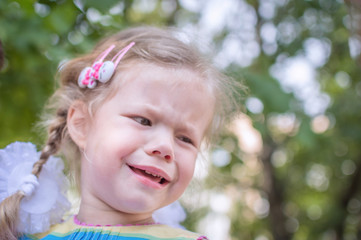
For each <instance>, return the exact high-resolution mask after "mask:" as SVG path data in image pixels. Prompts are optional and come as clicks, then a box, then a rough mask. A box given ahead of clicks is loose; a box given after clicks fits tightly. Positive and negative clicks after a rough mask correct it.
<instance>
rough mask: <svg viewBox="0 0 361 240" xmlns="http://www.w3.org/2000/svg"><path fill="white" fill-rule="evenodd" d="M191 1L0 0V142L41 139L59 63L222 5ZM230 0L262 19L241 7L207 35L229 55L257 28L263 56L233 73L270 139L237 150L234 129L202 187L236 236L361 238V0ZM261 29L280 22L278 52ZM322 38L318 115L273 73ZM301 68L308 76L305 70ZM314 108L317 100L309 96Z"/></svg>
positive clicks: (230, 68) (205, 210) (195, 218)
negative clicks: (227, 154) (249, 17)
mask: <svg viewBox="0 0 361 240" xmlns="http://www.w3.org/2000/svg"><path fill="white" fill-rule="evenodd" d="M184 2H187V1H175V0H174V1H173V0H168V1H159V0H158V1H156V0H155V1H127V0H123V1H112V0H107V1H105V0H103V1H96V0H77V1H75V0H74V1H71V0H40V1H31V0H21V1H20V0H18V1H17V0H1V1H0V40H1V42H2V44H3V48H4V53H5V63H4V67H3V68H2V70H0V115H1V117H0V129H1V135H0V147H5V146H6V145H7V144H9V143H11V142H13V141H31V142H34V143H36V144H38V145H40V144H42V141H43V139H42V137H41V136H39V134H38V132H36V131H34V124H35V123H36V122H37V121H38V120H39V116H40V113H41V111H42V108H43V106H44V104H45V102H46V100H47V98H48V97H49V96H50V95H51V93H52V92H53V90H54V87H55V85H56V84H55V82H54V77H53V76H54V75H55V74H56V71H57V66H58V64H59V63H60V62H61V61H63V60H65V59H69V58H72V57H74V56H76V55H78V54H81V53H83V52H85V51H87V50H89V49H90V48H91V47H92V46H93V45H94V44H95V43H96V42H97V40H99V39H100V38H101V37H103V36H105V35H108V34H111V33H112V32H115V31H118V30H121V29H123V28H125V27H128V26H135V25H140V24H152V25H158V26H168V25H171V26H173V25H175V26H180V27H184V26H187V25H189V24H193V25H195V26H201V25H200V22H201V19H202V16H203V15H202V13H204V12H203V11H205V9H207V8H206V7H207V6H208V4H211V3H214V2H215V1H201V3H198V4H201V5H202V4H203V5H202V6H203V7H201V8H198V9H197V10H189V8H187V7H185V5H186V4H184ZM226 2H227V1H225V3H226ZM232 2H233V3H234V10H236V11H238V10H237V8H239V9H241V7H244V6H247V7H248V9H249V11H248V13H253V14H254V15H253V16H254V18H255V21H254V22H253V23H250V22H247V21H243V20H241V19H243V18H242V17H244V16H243V14H244V12H241V11H240V12H239V14H237V12H236V14H234V15H233V17H235V19H232V21H231V22H228V25H227V26H226V27H223V28H222V30H221V31H219V32H217V33H215V34H213V35H212V36H211V38H212V39H211V41H210V42H211V43H212V46H213V47H214V48H215V50H216V51H223V50H222V48H223V47H224V46H227V44H225V43H226V41H227V40H228V39H229V37H236V38H237V39H238V40H239V41H240V42H241V41H243V40H242V39H243V35H246V33H247V32H244V31H243V30H239V29H241V28H240V27H244V26H245V25H247V24H249V28H248V29H250V28H252V29H254V34H255V36H254V39H255V41H256V43H257V44H258V46H259V54H256V55H255V57H254V58H253V59H252V61H251V63H250V64H245V65H242V64H240V63H237V61H234V62H232V64H230V65H227V68H226V69H225V71H226V72H227V73H228V74H229V75H231V76H233V77H234V78H235V79H238V80H244V81H245V83H246V85H247V86H248V87H249V95H248V96H246V101H245V105H246V106H247V109H246V110H245V113H246V114H247V115H248V116H249V119H250V120H251V122H252V126H253V128H254V129H255V130H256V131H257V132H258V133H259V134H260V136H261V137H262V142H261V143H262V146H263V147H262V149H261V151H260V152H255V153H249V152H247V151H244V149H242V147H240V148H239V147H237V146H238V145H239V144H241V141H240V139H238V138H237V137H236V135H237V134H235V133H233V132H230V133H229V134H226V135H225V136H224V138H223V139H222V141H221V142H220V144H219V147H220V148H223V149H226V150H228V151H231V152H232V154H231V160H230V161H229V162H228V163H227V164H225V165H224V166H216V165H212V166H211V167H210V169H209V177H208V179H207V180H206V185H205V186H206V188H207V190H205V192H206V193H207V192H216V193H221V194H223V195H225V196H227V197H228V198H230V199H231V200H232V204H231V208H230V209H229V210H228V211H227V212H226V215H227V216H228V217H229V219H230V225H229V237H228V238H229V239H242V240H248V239H249V240H251V239H257V240H261V239H274V240H283V239H295V240H304V239H310V240H311V239H312V240H313V239H315V240H316V239H350V240H351V239H361V235H360V229H361V225H360V221H361V220H360V219H361V216H360V212H361V195H360V192H361V189H360V184H361V148H360V146H361V124H360V122H361V111H360V110H361V82H360V76H361V75H360V73H361V71H360V48H361V47H360V46H361V43H360V42H361V41H360V31H361V30H360V6H359V4H358V3H357V2H355V1H345V2H346V3H344V2H343V1H342V0H334V1H327V0H308V1H306V0H305V1H298V0H289V1H287V0H267V1H266V0H247V1H237V4H235V3H236V1H232ZM145 3H148V5H147V4H145ZM142 4H143V5H144V4H145V5H146V6H148V9H150V10H149V11H148V10H147V8H144V6H143V7H140V5H142ZM149 4H150V5H151V7H149V6H150V5H149ZM165 4H168V5H167V6H168V8H165V7H164V6H165ZM267 4H269V5H267ZM240 6H241V7H240ZM265 6H269V8H267V7H266V9H267V11H268V12H267V11H266V12H265ZM167 9H168V10H167ZM270 13H271V14H270ZM272 13H273V14H272ZM214 14H217V13H214ZM229 15H230V16H231V13H230V14H229ZM230 26H233V27H230ZM265 26H273V28H274V29H276V37H275V40H274V42H273V43H272V44H274V45H273V46H271V47H273V50H272V51H269V50H267V44H269V43H268V42H267V41H268V40H267V37H265V35H267V34H265V33H264V32H263V30H264V29H265ZM246 27H247V26H246ZM267 36H269V32H268V35H267ZM355 39H356V41H355V46H356V47H355V49H356V50H353V53H352V54H351V52H352V51H351V50H352V49H350V46H351V45H350V42H351V40H355ZM314 40H318V43H320V42H321V43H322V44H323V46H326V49H329V54H328V55H327V54H326V55H327V56H326V57H325V60H324V62H323V63H322V64H319V65H317V66H314V71H315V75H314V79H315V81H316V82H317V83H318V85H315V88H319V89H318V91H319V92H320V93H322V94H324V95H322V96H327V97H326V98H327V99H329V101H328V106H327V108H326V109H325V110H324V111H321V112H319V113H317V114H310V113H308V112H307V111H305V107H304V101H305V99H306V100H307V96H306V98H304V99H303V100H302V99H300V97H299V96H298V95H297V94H299V93H298V92H297V91H298V90H301V89H297V88H296V89H291V90H290V89H287V88H285V87H284V86H283V85H282V84H281V83H280V81H279V80H277V79H276V77H275V75H274V74H272V69H275V66H276V65H277V66H279V67H280V68H278V69H277V70H276V71H278V72H280V71H282V69H283V68H286V67H287V59H294V57H297V56H305V55H307V54H312V53H313V52H311V53H309V52H307V51H308V50H307V44H308V43H310V42H312V41H313V42H315V41H314ZM357 46H358V47H357ZM268 47H270V46H268ZM268 49H270V48H268ZM271 49H272V48H271ZM312 51H317V49H316V50H315V49H313V50H312ZM355 52H356V53H355ZM234 54H237V52H236V51H235V52H234ZM351 55H352V56H351ZM294 74H295V75H297V74H298V75H300V76H299V77H301V78H302V76H303V75H304V76H305V77H306V76H307V72H295V73H294ZM299 88H301V87H299ZM309 97H310V98H311V95H310V96H309ZM252 99H253V100H256V101H259V102H260V103H261V106H262V108H261V109H260V110H254V109H253V108H252V105H251V104H249V105H248V104H247V103H250V102H247V101H248V100H252ZM312 104H315V105H317V104H318V103H317V101H315V102H311V103H309V102H308V105H311V106H312ZM256 203H259V204H258V205H257V204H256ZM212 211H214V210H212V208H211V207H206V206H205V207H202V208H201V209H200V210H199V211H198V212H197V211H194V212H193V213H190V215H189V218H188V220H187V222H186V223H185V224H186V226H187V227H189V228H190V229H191V230H196V229H197V226H198V224H200V221H201V219H200V217H199V216H202V217H206V216H208V215H209V216H213V215H210V214H211V213H212ZM257 211H258V212H257ZM197 214H199V215H197ZM215 214H218V215H219V214H220V213H215ZM222 214H223V213H222ZM210 237H211V238H212V236H210Z"/></svg>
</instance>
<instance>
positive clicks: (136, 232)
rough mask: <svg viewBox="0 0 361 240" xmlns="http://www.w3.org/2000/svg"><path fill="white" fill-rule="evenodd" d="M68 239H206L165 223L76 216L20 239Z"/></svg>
mask: <svg viewBox="0 0 361 240" xmlns="http://www.w3.org/2000/svg"><path fill="white" fill-rule="evenodd" d="M40 239H42V240H68V239H84V240H86V239H104V240H107V239H112V240H125V239H127V240H133V239H134V240H138V239H151V240H157V239H169V240H173V239H174V240H176V239H177V240H178V239H182V240H206V239H207V238H206V237H204V236H201V235H200V234H197V233H194V232H190V231H187V230H184V229H180V228H173V227H170V226H167V225H163V224H153V225H141V226H82V225H78V224H76V223H75V222H74V217H71V218H70V219H69V220H68V221H65V222H63V223H61V224H57V225H54V226H52V227H51V228H50V230H49V231H48V232H46V233H41V234H35V235H26V236H23V237H22V238H20V240H40Z"/></svg>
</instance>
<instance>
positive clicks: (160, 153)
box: [152, 150, 173, 161]
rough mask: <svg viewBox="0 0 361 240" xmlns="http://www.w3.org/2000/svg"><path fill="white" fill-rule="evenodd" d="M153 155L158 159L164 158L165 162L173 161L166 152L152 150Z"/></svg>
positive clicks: (170, 155)
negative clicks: (157, 156)
mask: <svg viewBox="0 0 361 240" xmlns="http://www.w3.org/2000/svg"><path fill="white" fill-rule="evenodd" d="M152 154H153V155H159V156H160V157H162V158H164V159H165V160H167V161H169V160H173V156H172V154H171V153H169V154H168V153H167V152H166V151H164V150H163V151H159V150H153V151H152Z"/></svg>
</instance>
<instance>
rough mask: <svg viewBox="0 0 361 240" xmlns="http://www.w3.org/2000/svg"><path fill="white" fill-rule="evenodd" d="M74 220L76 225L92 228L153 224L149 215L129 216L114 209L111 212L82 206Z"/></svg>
mask: <svg viewBox="0 0 361 240" xmlns="http://www.w3.org/2000/svg"><path fill="white" fill-rule="evenodd" d="M76 218H77V220H78V223H81V224H82V225H92V226H96V225H101V226H109V225H111V226H116V225H118V226H127V225H150V224H154V223H155V222H154V220H153V218H152V215H151V214H130V213H124V212H119V211H115V210H114V209H113V211H109V210H105V211H103V210H99V209H94V208H91V207H84V206H83V207H82V206H80V208H79V213H78V215H77V216H76Z"/></svg>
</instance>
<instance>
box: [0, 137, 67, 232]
mask: <svg viewBox="0 0 361 240" xmlns="http://www.w3.org/2000/svg"><path fill="white" fill-rule="evenodd" d="M39 157H40V152H37V151H36V147H35V145H34V144H32V143H24V142H14V143H12V144H10V145H8V146H7V147H6V148H4V149H0V202H2V201H3V200H4V199H5V198H7V197H8V196H10V195H12V194H13V193H15V192H16V191H18V190H19V189H22V190H23V187H24V183H26V185H30V187H34V188H35V189H34V191H33V189H30V190H29V191H28V193H29V194H27V195H26V196H25V197H24V198H23V199H22V200H21V203H20V211H19V225H18V231H19V232H22V233H27V234H35V233H40V232H45V231H47V230H48V229H49V228H50V226H51V225H53V224H56V223H59V222H61V220H62V217H63V215H64V213H65V212H66V211H68V210H69V209H70V203H69V201H68V199H67V198H66V197H65V196H66V192H67V189H68V186H69V183H68V181H67V178H66V177H65V175H64V173H63V169H64V164H63V162H62V160H61V159H60V158H56V157H50V158H49V160H48V161H47V162H46V163H45V164H44V166H43V169H42V171H41V172H40V175H39V178H38V179H32V178H31V176H34V175H30V174H31V171H32V168H33V164H34V163H35V162H36V161H38V159H39ZM31 185H33V186H31ZM28 187H29V186H28Z"/></svg>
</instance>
